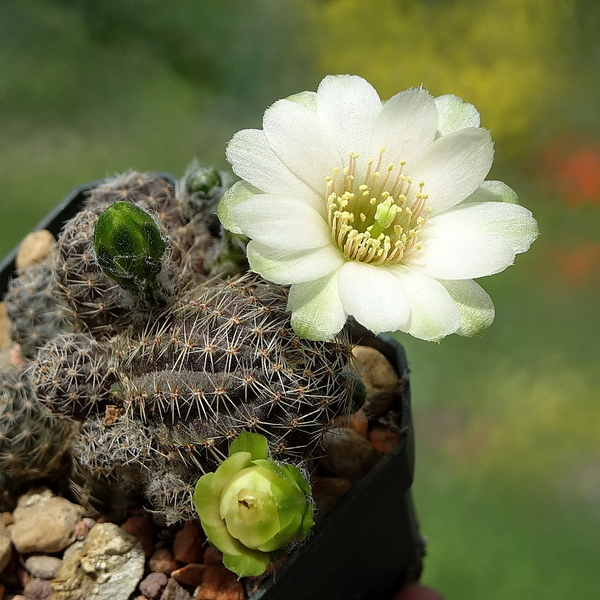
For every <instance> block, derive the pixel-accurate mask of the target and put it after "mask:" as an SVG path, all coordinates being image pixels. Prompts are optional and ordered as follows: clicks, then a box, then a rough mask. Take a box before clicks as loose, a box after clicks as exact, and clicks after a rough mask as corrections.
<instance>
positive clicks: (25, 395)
mask: <svg viewBox="0 0 600 600" xmlns="http://www.w3.org/2000/svg"><path fill="white" fill-rule="evenodd" d="M76 435H77V427H76V425H75V424H74V423H72V422H70V421H66V420H61V419H57V418H56V417H55V416H53V415H52V413H51V412H50V411H49V410H48V409H47V408H46V407H44V406H43V405H42V404H40V403H39V402H38V401H37V399H36V397H35V396H34V394H33V393H32V390H31V386H30V384H29V381H28V378H27V377H26V376H25V375H24V374H23V373H22V372H19V371H13V370H11V371H8V372H6V373H2V377H1V378H0V475H2V478H3V479H4V482H3V489H4V492H5V493H8V496H9V497H10V496H12V499H13V500H14V496H15V495H16V493H17V492H18V491H22V490H23V489H24V487H25V486H26V485H27V484H28V483H31V482H33V481H35V480H37V479H48V478H54V479H56V478H60V477H61V476H62V475H64V474H65V473H66V472H68V470H69V465H70V453H71V447H72V444H73V441H74V439H75V437H76ZM3 500H4V502H7V501H8V498H7V497H6V496H5V497H4V499H3Z"/></svg>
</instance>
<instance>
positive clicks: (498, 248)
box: [407, 202, 538, 279]
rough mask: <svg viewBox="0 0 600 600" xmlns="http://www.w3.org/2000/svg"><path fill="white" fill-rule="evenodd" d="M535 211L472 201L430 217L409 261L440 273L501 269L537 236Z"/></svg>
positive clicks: (470, 275) (468, 274)
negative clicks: (420, 246)
mask: <svg viewBox="0 0 600 600" xmlns="http://www.w3.org/2000/svg"><path fill="white" fill-rule="evenodd" d="M537 234H538V230H537V223H536V221H535V219H534V218H533V217H532V215H531V212H530V211H528V210H527V209H526V208H523V207H522V206H519V205H518V204H509V203H506V202H481V203H480V202H476V203H475V202H469V203H465V204H462V205H460V206H457V207H455V208H454V209H453V210H450V211H448V212H446V213H443V214H441V215H438V216H436V217H432V218H431V219H429V221H428V222H427V224H426V225H425V227H424V228H423V231H422V235H423V238H422V248H421V250H419V251H418V252H416V253H415V254H414V256H412V257H411V258H410V259H409V260H408V261H407V264H408V265H409V266H410V267H413V268H415V269H417V270H419V271H422V272H423V273H425V274H426V275H429V276H430V277H435V278H436V279H474V278H476V277H483V276H486V275H492V274H494V273H499V272H500V271H503V270H504V269H506V267H508V266H509V265H511V264H512V263H513V261H514V258H515V254H518V253H520V252H525V250H527V249H528V248H529V246H530V245H531V244H532V242H533V241H534V240H535V238H536V237H537Z"/></svg>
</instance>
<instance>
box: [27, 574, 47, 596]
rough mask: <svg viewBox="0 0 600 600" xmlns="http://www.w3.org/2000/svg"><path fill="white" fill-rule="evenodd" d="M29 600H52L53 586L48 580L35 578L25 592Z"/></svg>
mask: <svg viewBox="0 0 600 600" xmlns="http://www.w3.org/2000/svg"><path fill="white" fill-rule="evenodd" d="M23 595H24V596H25V598H27V600H52V586H51V584H50V582H49V581H47V580H46V579H37V578H33V579H32V580H31V581H30V582H29V583H28V584H27V585H26V586H25V590H24V591H23Z"/></svg>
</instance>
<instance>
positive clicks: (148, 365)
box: [0, 164, 352, 522]
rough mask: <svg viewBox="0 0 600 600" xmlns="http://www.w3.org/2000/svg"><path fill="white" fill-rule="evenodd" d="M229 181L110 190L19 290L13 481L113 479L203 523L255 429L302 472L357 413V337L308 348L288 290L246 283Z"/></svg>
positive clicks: (1, 463) (213, 176) (3, 456)
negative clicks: (201, 507) (244, 439)
mask: <svg viewBox="0 0 600 600" xmlns="http://www.w3.org/2000/svg"><path fill="white" fill-rule="evenodd" d="M229 183H230V182H229V181H228V177H227V176H226V175H225V174H223V173H219V172H217V171H215V170H214V169H206V168H202V167H200V166H199V165H198V164H193V165H191V167H190V168H189V169H188V171H187V172H186V174H185V175H184V177H183V178H182V179H181V180H179V181H178V182H177V183H171V182H170V181H169V180H167V179H165V178H163V177H160V176H156V175H150V174H143V173H137V172H129V173H126V174H124V175H121V176H118V177H115V178H113V179H111V180H108V181H106V182H105V183H103V184H101V185H100V186H98V187H97V188H96V189H94V190H92V191H91V193H90V194H89V196H88V197H87V199H86V200H85V202H84V204H83V206H82V207H81V210H80V211H79V212H78V213H77V214H76V215H75V216H74V217H73V218H72V219H70V220H69V221H68V222H66V223H65V225H64V227H63V229H62V231H61V232H60V234H59V236H58V239H57V243H56V247H55V248H54V250H53V251H52V253H51V256H50V257H49V258H48V259H47V260H46V261H45V262H44V263H41V264H38V265H35V266H34V267H30V269H28V270H26V271H24V272H23V273H20V274H19V275H18V277H16V278H15V279H14V280H13V282H12V283H11V287H10V291H9V293H8V294H7V295H6V296H5V302H6V303H7V304H8V309H9V314H10V316H11V318H12V320H13V322H14V330H15V332H17V333H16V334H15V340H16V341H19V342H20V343H21V344H22V346H24V354H25V355H26V356H27V357H28V358H29V359H30V360H29V361H28V363H27V365H26V367H25V369H24V371H23V372H22V373H20V374H18V376H17V374H13V375H9V374H7V375H5V374H1V375H0V377H1V378H2V387H1V388H0V411H1V415H0V422H1V423H2V430H1V431H0V436H1V437H0V476H2V477H4V478H11V477H13V476H19V477H21V476H22V474H24V473H28V474H29V475H31V476H33V475H35V476H39V477H50V478H51V477H52V476H53V475H54V474H55V473H56V472H57V471H58V470H60V468H63V471H62V476H63V477H71V478H72V484H71V485H72V487H74V488H78V489H80V490H86V489H87V490H90V489H94V488H95V487H96V484H97V482H99V481H104V482H105V483H106V484H107V485H111V484H113V485H114V487H116V488H118V489H119V490H121V491H125V492H126V493H130V494H131V495H134V496H135V495H139V496H140V497H143V498H144V501H145V503H146V506H147V507H148V508H149V509H151V510H154V511H156V512H159V513H162V514H163V515H164V516H165V517H166V519H167V521H170V522H172V521H177V520H180V519H189V518H193V517H194V515H195V509H194V506H193V503H192V492H193V490H194V486H195V483H196V481H197V480H198V478H199V477H200V476H201V475H202V474H203V473H205V472H207V471H212V470H214V469H215V468H216V465H217V464H218V463H219V461H220V460H222V459H224V458H225V457H226V456H227V452H228V446H229V444H230V442H231V441H232V440H233V439H235V438H236V437H238V436H239V434H240V433H241V432H242V431H249V432H254V433H260V434H262V435H264V436H265V437H266V439H267V440H268V446H269V451H270V453H271V454H272V456H273V457H274V458H275V459H277V460H284V461H287V462H289V463H295V464H298V463H300V462H301V461H303V460H304V459H306V458H307V457H310V456H311V454H313V453H314V451H315V450H316V449H317V447H318V445H319V442H320V439H321V437H322V435H323V434H324V433H325V432H326V431H327V430H328V429H329V428H330V427H331V423H332V420H333V419H334V418H335V417H336V416H338V415H340V414H344V413H346V412H347V411H348V410H349V405H350V401H351V397H352V385H351V384H350V383H349V381H351V379H349V378H347V377H346V376H345V373H346V372H347V370H348V365H349V362H350V360H351V352H350V343H349V340H348V338H347V337H346V336H345V334H341V335H340V336H339V337H338V338H337V339H336V340H335V341H334V342H313V341H308V340H304V339H301V338H299V337H298V336H297V335H295V334H294V332H293V330H292V327H291V324H290V318H289V315H288V314H287V313H286V304H287V292H286V290H285V289H284V288H281V287H280V286H276V285H273V284H269V283H266V282H264V281H263V280H262V279H260V278H259V277H257V276H254V275H248V274H245V272H246V271H247V263H246V262H245V252H244V240H243V239H242V238H241V237H238V236H234V235H232V234H229V233H227V232H224V231H223V229H222V228H221V227H220V224H219V222H218V220H217V219H216V217H215V215H214V212H215V209H216V204H217V202H218V200H219V198H220V196H221V195H222V193H223V191H224V189H225V188H226V187H227V186H228V185H229ZM116 203H118V204H116ZM114 206H116V207H117V208H116V209H113V210H112V212H111V211H110V210H108V211H107V209H109V207H114ZM106 215H112V216H106ZM115 215H116V216H115ZM101 216H102V219H104V220H105V221H106V223H105V224H103V223H102V221H101V222H100V226H98V221H99V219H100V218H101ZM115 223H117V224H118V227H117V226H115ZM123 223H124V224H125V225H123V228H124V229H123V231H121V230H120V229H119V227H121V224H123ZM115 232H116V233H115ZM95 234H96V235H95ZM95 237H96V242H95V241H94V238H95ZM123 249H125V250H123ZM24 290H33V291H35V293H27V292H25V291H24ZM148 290H150V292H149V291H148ZM39 323H43V325H39ZM25 340H31V345H30V346H27V347H25ZM19 382H20V383H19ZM15 415H17V416H15ZM32 419H33V421H34V422H35V425H34V426H33V425H32V426H30V421H31V420H32ZM27 432H28V433H27ZM44 436H45V437H44ZM46 438H48V439H46ZM32 448H35V449H34V450H32ZM9 450H10V451H9ZM46 452H49V453H50V454H49V455H48V457H50V456H51V457H53V460H54V461H55V462H56V465H54V463H52V462H48V457H46V458H41V457H42V454H44V453H46ZM27 453H29V454H30V455H31V456H32V457H34V458H35V460H34V458H32V459H31V460H33V463H31V464H30V463H28V462H27V460H25V459H23V458H22V456H24V455H26V454H27ZM13 454H14V455H15V456H14V457H13ZM69 460H70V461H72V463H71V464H70V465H66V464H65V463H66V462H68V461H69ZM36 461H37V462H36ZM59 467H60V468H59ZM73 473H77V474H78V475H77V477H75V476H74V475H73ZM82 473H83V474H87V475H86V476H87V477H88V478H89V481H88V483H86V482H85V477H84V479H83V480H82V479H81V474H82Z"/></svg>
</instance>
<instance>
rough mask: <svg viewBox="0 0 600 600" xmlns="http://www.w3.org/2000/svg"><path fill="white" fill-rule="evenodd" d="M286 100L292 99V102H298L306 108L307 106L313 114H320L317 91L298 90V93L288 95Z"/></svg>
mask: <svg viewBox="0 0 600 600" xmlns="http://www.w3.org/2000/svg"><path fill="white" fill-rule="evenodd" d="M286 100H290V101H291V102H297V103H298V104H300V105H301V106H304V108H307V109H308V110H310V112H312V113H313V114H315V115H316V114H318V111H317V92H298V93H297V94H292V95H291V96H288V97H287V98H286Z"/></svg>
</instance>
